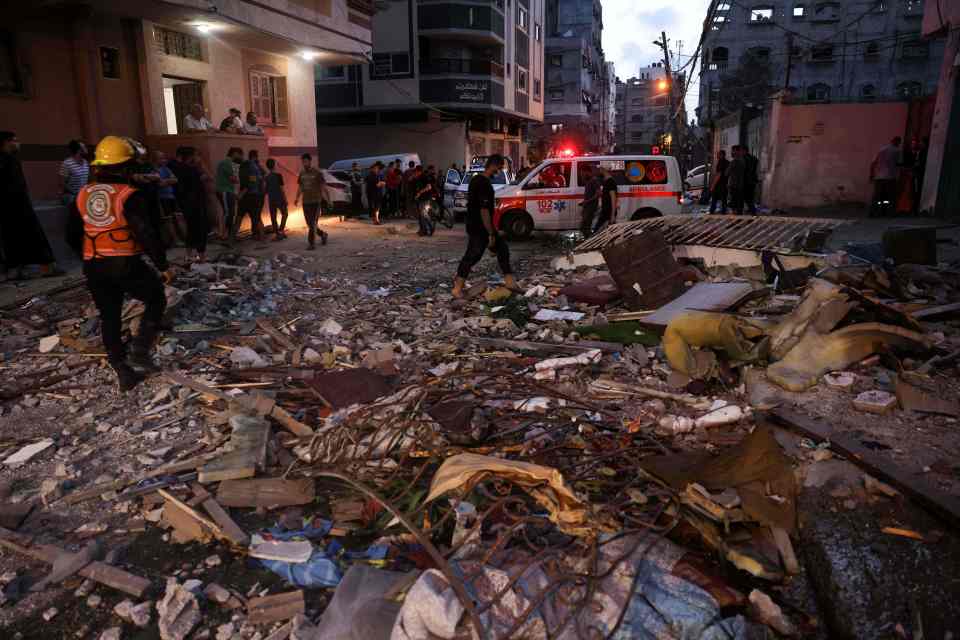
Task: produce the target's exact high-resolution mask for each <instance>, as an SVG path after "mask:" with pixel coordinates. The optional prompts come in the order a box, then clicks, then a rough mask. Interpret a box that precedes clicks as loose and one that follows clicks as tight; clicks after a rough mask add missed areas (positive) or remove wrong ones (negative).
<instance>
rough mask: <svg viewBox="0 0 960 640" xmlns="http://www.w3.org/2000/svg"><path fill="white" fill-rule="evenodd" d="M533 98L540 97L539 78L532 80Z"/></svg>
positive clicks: (537, 98)
mask: <svg viewBox="0 0 960 640" xmlns="http://www.w3.org/2000/svg"><path fill="white" fill-rule="evenodd" d="M533 98H534V99H535V100H539V99H540V80H539V78H538V79H536V80H534V81H533Z"/></svg>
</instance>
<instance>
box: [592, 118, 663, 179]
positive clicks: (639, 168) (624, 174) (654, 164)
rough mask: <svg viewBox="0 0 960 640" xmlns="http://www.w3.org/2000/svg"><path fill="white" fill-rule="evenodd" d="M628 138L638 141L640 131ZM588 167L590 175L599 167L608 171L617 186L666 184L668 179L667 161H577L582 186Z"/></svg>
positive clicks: (641, 136) (640, 134)
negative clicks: (585, 170)
mask: <svg viewBox="0 0 960 640" xmlns="http://www.w3.org/2000/svg"><path fill="white" fill-rule="evenodd" d="M630 139H631V140H633V141H634V142H638V141H640V140H642V139H643V134H642V133H636V132H634V133H632V134H631V135H630ZM586 167H590V169H591V170H592V171H591V173H592V175H598V174H599V171H600V168H601V167H602V168H604V169H606V170H607V171H609V172H610V177H611V178H613V180H614V182H616V183H617V185H619V186H633V185H639V184H666V183H667V182H668V181H669V173H668V171H667V163H666V162H664V161H663V160H632V161H626V162H625V161H623V160H594V161H590V162H586V161H580V162H578V163H577V181H578V182H579V183H580V185H579V186H581V187H582V186H584V185H585V181H583V179H582V177H581V176H583V173H584V171H583V170H584V169H585V168H586Z"/></svg>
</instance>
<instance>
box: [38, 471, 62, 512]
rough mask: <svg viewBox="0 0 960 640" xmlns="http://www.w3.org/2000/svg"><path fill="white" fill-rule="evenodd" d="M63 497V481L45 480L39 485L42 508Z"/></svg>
mask: <svg viewBox="0 0 960 640" xmlns="http://www.w3.org/2000/svg"><path fill="white" fill-rule="evenodd" d="M62 497H63V480H58V479H56V478H47V479H46V480H44V481H43V482H41V483H40V500H41V501H43V506H45V507H49V506H50V504H51V503H53V502H56V501H57V500H59V499H60V498H62Z"/></svg>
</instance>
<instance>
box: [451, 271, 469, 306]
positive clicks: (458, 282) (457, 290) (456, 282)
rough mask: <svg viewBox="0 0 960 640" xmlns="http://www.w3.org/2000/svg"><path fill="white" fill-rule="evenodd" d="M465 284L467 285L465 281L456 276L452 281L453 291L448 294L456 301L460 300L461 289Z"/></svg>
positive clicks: (461, 296)
mask: <svg viewBox="0 0 960 640" xmlns="http://www.w3.org/2000/svg"><path fill="white" fill-rule="evenodd" d="M466 284H467V281H466V280H464V279H463V278H461V277H460V276H457V277H456V278H454V279H453V290H452V291H450V293H451V294H453V297H454V298H456V299H457V300H461V299H462V298H463V287H464V286H465V285H466Z"/></svg>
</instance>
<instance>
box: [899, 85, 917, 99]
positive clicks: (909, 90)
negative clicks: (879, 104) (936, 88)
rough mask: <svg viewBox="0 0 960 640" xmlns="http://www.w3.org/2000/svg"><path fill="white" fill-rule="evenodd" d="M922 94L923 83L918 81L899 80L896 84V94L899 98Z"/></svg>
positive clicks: (915, 96)
mask: <svg viewBox="0 0 960 640" xmlns="http://www.w3.org/2000/svg"><path fill="white" fill-rule="evenodd" d="M921 95H923V85H922V84H920V83H919V82H901V83H900V84H898V85H897V96H899V97H901V98H918V97H920V96H921Z"/></svg>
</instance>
